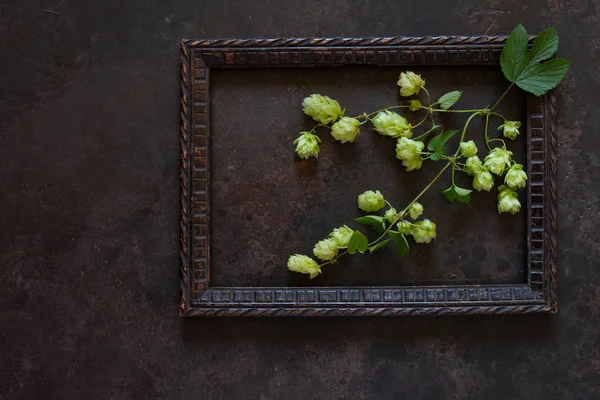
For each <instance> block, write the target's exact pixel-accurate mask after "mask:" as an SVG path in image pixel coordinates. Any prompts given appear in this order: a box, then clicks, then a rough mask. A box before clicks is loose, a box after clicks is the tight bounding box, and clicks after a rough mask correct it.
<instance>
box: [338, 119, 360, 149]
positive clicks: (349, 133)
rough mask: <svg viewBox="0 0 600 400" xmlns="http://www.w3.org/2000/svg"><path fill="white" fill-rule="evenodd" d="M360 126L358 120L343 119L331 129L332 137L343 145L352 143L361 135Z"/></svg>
mask: <svg viewBox="0 0 600 400" xmlns="http://www.w3.org/2000/svg"><path fill="white" fill-rule="evenodd" d="M359 124H360V123H359V122H358V120H357V119H356V118H350V117H342V119H340V120H339V121H338V122H336V123H335V124H333V126H332V127H331V136H333V138H334V139H335V140H339V141H340V142H342V143H347V142H350V143H352V142H354V140H355V139H356V137H357V136H358V134H359V133H360V129H359V127H358V125H359Z"/></svg>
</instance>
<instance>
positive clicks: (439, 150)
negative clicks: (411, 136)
mask: <svg viewBox="0 0 600 400" xmlns="http://www.w3.org/2000/svg"><path fill="white" fill-rule="evenodd" d="M446 150H448V149H446V146H442V147H439V148H437V149H436V150H435V152H434V153H431V154H430V155H429V159H430V160H433V161H438V160H441V159H442V157H443V156H444V154H446Z"/></svg>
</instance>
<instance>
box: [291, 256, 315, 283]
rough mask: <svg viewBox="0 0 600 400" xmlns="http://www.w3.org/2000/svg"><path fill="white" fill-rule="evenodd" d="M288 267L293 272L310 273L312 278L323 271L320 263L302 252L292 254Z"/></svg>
mask: <svg viewBox="0 0 600 400" xmlns="http://www.w3.org/2000/svg"><path fill="white" fill-rule="evenodd" d="M287 267H288V269H289V270H290V271H292V272H298V273H301V274H307V275H309V276H310V279H313V278H315V277H316V276H317V275H319V274H320V273H321V268H320V267H319V264H317V262H316V261H315V260H313V259H312V258H310V257H308V256H304V255H302V254H294V255H293V256H290V258H289V259H288V262H287Z"/></svg>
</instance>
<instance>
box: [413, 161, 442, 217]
mask: <svg viewBox="0 0 600 400" xmlns="http://www.w3.org/2000/svg"><path fill="white" fill-rule="evenodd" d="M450 165H452V163H450V162H449V163H448V164H446V165H445V166H444V168H442V169H441V170H440V172H438V174H437V175H436V176H435V177H434V178H433V179H432V180H431V182H429V184H428V185H427V186H425V189H423V190H421V193H419V194H418V195H417V197H415V198H414V200H413V201H411V202H410V203H409V204H408V206H406V208H405V209H404V210H402V212H401V214H405V213H406V211H408V209H409V208H410V207H411V206H412V205H413V204H415V203H416V202H417V200H419V199H420V198H421V196H423V195H424V194H425V192H427V191H428V190H429V188H430V187H431V186H432V185H433V184H434V183H435V181H437V180H438V179H439V178H440V176H442V174H443V173H444V171H446V170H447V169H448V167H449V166H450Z"/></svg>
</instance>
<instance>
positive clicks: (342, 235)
mask: <svg viewBox="0 0 600 400" xmlns="http://www.w3.org/2000/svg"><path fill="white" fill-rule="evenodd" d="M353 234H354V229H351V228H348V227H347V226H346V225H344V226H342V227H339V228H335V229H334V230H333V232H331V233H330V234H329V238H330V239H332V240H333V241H334V242H335V243H336V244H337V246H338V247H346V246H348V242H349V241H350V238H351V237H352V235H353Z"/></svg>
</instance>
